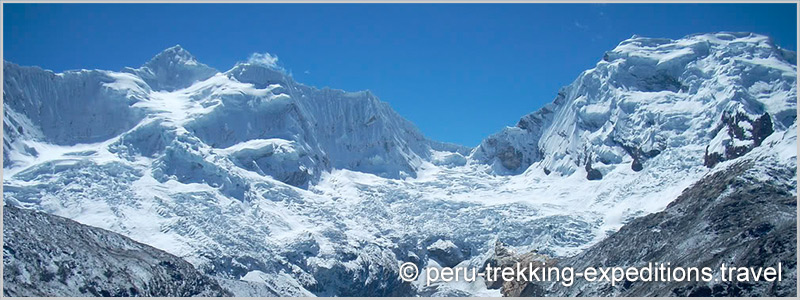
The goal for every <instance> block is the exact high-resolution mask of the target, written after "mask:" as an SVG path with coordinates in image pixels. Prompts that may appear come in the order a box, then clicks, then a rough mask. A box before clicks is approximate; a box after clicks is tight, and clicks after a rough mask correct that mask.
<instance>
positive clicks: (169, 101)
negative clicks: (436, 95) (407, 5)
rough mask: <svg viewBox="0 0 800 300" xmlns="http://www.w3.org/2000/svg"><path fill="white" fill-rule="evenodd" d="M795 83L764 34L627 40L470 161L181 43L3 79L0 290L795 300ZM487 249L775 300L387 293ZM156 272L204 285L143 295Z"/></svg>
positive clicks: (673, 287) (691, 291) (14, 69)
mask: <svg viewBox="0 0 800 300" xmlns="http://www.w3.org/2000/svg"><path fill="white" fill-rule="evenodd" d="M796 65H797V54H796V53H795V52H792V51H788V50H785V49H782V48H780V47H778V46H776V45H775V44H774V43H773V42H772V40H771V39H770V38H769V37H767V36H763V35H759V34H753V33H735V32H720V33H708V34H695V35H690V36H686V37H684V38H681V39H677V40H672V39H662V38H647V37H639V36H633V37H632V38H630V39H627V40H625V41H622V42H621V43H620V44H619V45H618V46H617V47H615V48H614V49H612V50H610V51H608V52H606V53H605V54H604V55H603V56H602V59H601V60H600V61H599V62H597V64H596V66H595V67H594V68H592V69H589V70H586V71H584V72H582V73H581V74H580V75H579V76H578V77H577V79H576V80H575V81H574V82H573V83H572V84H570V85H568V86H566V87H563V88H561V89H560V90H558V91H554V92H556V93H555V97H554V99H553V101H552V102H551V103H549V104H547V105H545V106H544V107H542V108H541V109H539V110H537V111H535V112H532V113H530V114H527V115H524V116H523V117H521V118H520V120H519V121H518V122H517V123H516V125H515V126H511V127H507V128H504V129H503V130H501V131H500V132H497V133H495V134H493V135H491V136H489V137H487V138H486V139H484V140H483V141H482V142H481V143H480V145H478V146H477V147H475V148H468V147H464V146H460V145H455V144H449V143H443V142H438V141H434V140H431V139H429V138H427V137H425V136H424V134H423V133H422V132H420V130H419V129H417V128H416V127H415V126H414V125H413V124H412V123H411V122H409V121H408V120H406V119H404V118H403V117H402V116H400V115H399V114H398V113H397V112H395V111H394V110H393V109H392V108H391V107H390V105H389V104H387V103H385V102H382V101H380V100H379V99H378V97H377V96H376V95H374V94H372V93H371V92H368V91H365V92H345V91H341V90H335V89H330V88H324V89H319V88H315V87H311V86H307V85H304V84H302V83H298V82H296V81H294V79H293V78H292V77H291V76H290V75H288V74H287V73H286V72H285V71H283V70H282V69H280V68H277V67H276V66H275V65H274V64H268V63H264V62H259V61H254V60H251V61H247V62H241V63H238V64H236V65H235V66H233V67H232V68H231V69H230V70H228V71H224V72H220V71H218V70H215V69H213V68H211V67H209V66H207V65H205V64H203V63H201V62H199V61H198V60H197V59H196V58H195V57H194V56H192V55H191V54H190V53H189V52H188V51H187V50H185V49H183V48H182V47H180V46H174V47H171V48H168V49H166V50H164V51H163V52H161V53H159V54H158V55H156V56H155V57H154V58H153V59H151V60H150V61H149V62H147V63H145V64H144V65H142V66H141V67H139V68H124V69H123V70H121V71H104V70H75V71H65V72H62V73H55V72H52V71H49V70H44V69H41V68H39V67H26V66H19V65H16V64H14V63H12V62H7V61H4V63H3V174H4V175H3V204H4V224H3V225H4V227H3V228H4V232H3V234H4V267H5V270H6V271H5V272H4V276H3V280H4V283H5V284H4V291H3V293H4V295H7V296H10V295H38V296H67V295H69V296H81V295H91V294H95V293H94V292H91V291H89V292H87V288H86V287H83V286H82V285H80V284H76V283H79V282H100V281H98V280H97V279H93V278H95V277H96V276H101V274H95V273H97V272H101V271H100V270H103V268H105V266H107V265H109V264H113V263H116V264H119V263H124V264H126V265H131V267H132V268H133V267H134V266H136V268H139V269H140V270H142V271H140V272H132V273H129V274H127V275H125V276H126V277H124V278H127V279H124V281H111V283H103V284H100V285H98V284H95V286H94V287H93V288H94V289H95V291H96V293H100V292H99V291H101V290H102V291H105V292H107V293H109V294H115V293H119V292H120V291H126V292H127V293H128V294H130V293H132V292H131V291H132V290H131V289H129V287H131V288H132V287H135V289H136V291H137V293H140V294H148V295H157V294H158V295H210V294H213V293H217V295H237V296H251V295H281V296H308V295H316V296H413V295H421V296H470V295H473V296H498V295H501V294H503V295H512V294H513V295H539V296H549V295H556V296H561V295H582V296H583V295H594V296H598V295H599V296H608V295H633V296H636V295H658V296H671V295H706V294H714V295H772V296H785V295H796V285H795V283H796V280H797V279H796V260H795V257H796V247H795V245H796V239H797V231H796V226H795V224H796V222H797V214H796V200H795V199H796V197H797V176H796V170H797V163H796V162H797V134H796V132H797V66H796ZM421 109H424V108H421ZM17 208H21V209H17ZM29 210H35V211H39V212H41V213H38V212H37V213H33V212H30V211H29ZM42 213H46V214H49V215H45V214H42ZM52 215H54V216H52ZM59 217H61V218H59ZM64 218H66V219H64ZM742 220H746V221H742ZM73 221H76V222H73ZM734 221H736V222H743V223H736V222H734ZM732 222H733V223H732ZM53 223H57V224H60V225H59V226H61V227H58V228H56V227H53V226H51V225H49V224H53ZM20 226H24V227H26V228H32V229H31V230H35V232H36V233H35V234H33V235H31V234H24V233H23V232H22V231H21V230H22V229H21V228H17V227H20ZM64 235H68V236H70V238H69V239H64ZM98 236H103V237H107V238H103V239H102V241H98V240H97V237H98ZM36 241H39V242H38V243H42V244H44V245H38V246H36V247H34V245H36V244H37V243H36ZM653 241H655V243H653ZM498 243H502V244H503V245H506V247H508V248H509V249H511V252H514V253H528V252H531V251H536V252H537V253H540V254H542V255H547V256H549V257H553V258H555V259H557V260H558V261H559V263H560V264H572V265H576V266H578V265H592V264H594V265H608V264H615V265H635V264H640V263H642V262H646V261H647V260H651V259H662V260H673V261H676V262H681V263H684V264H698V265H704V266H705V265H709V266H711V265H715V264H718V263H720V262H723V261H730V260H732V261H735V262H741V263H766V262H773V261H776V260H779V261H783V262H784V263H783V265H784V266H785V268H786V270H785V271H784V273H786V274H790V275H789V277H787V278H786V280H787V281H788V282H790V284H788V285H786V284H784V285H776V286H765V285H763V284H756V285H752V286H741V285H739V286H718V285H712V286H706V287H702V286H697V285H696V284H695V283H674V284H670V285H655V284H646V283H636V284H633V285H629V286H628V287H626V288H625V289H624V290H620V289H619V288H617V287H609V286H603V285H602V283H597V284H588V283H582V284H579V285H576V286H575V287H572V288H570V289H559V288H541V289H539V288H530V289H527V292H521V291H516V292H514V291H511V290H509V289H507V288H499V289H498V287H496V286H494V287H493V286H487V285H486V283H485V282H483V281H476V282H472V283H466V282H451V283H439V284H435V285H432V286H425V285H424V282H425V281H424V278H419V279H418V280H417V281H415V282H412V283H406V282H403V281H402V280H401V279H400V278H399V276H398V266H399V264H400V263H402V262H406V261H410V262H414V263H415V264H417V265H418V266H419V267H420V269H422V268H423V267H426V266H427V267H432V266H451V267H453V266H461V267H475V268H478V267H481V266H485V262H487V261H489V260H491V259H494V258H497V255H499V253H497V249H498V247H496V245H497V244H498ZM8 245H13V247H8V248H7V247H6V246H8ZM86 245H91V246H90V248H92V249H96V250H97V251H94V250H91V251H89V250H86V252H85V253H82V254H81V256H78V255H74V254H69V253H74V251H75V249H86V248H87V246H86ZM119 247H123V248H125V249H131V250H130V251H134V252H136V253H139V254H137V256H136V257H137V258H136V259H129V258H127V256H126V257H121V256H123V254H121V253H120V252H119V251H117V250H114V249H116V248H119ZM57 249H68V250H63V251H67V252H63V251H62V250H57ZM676 249H677V250H676ZM54 251H55V252H57V251H62V252H63V253H65V254H60V255H57V254H56V253H53V252H54ZM126 251H128V250H126ZM43 252H47V253H49V254H44V253H43ZM741 255H746V256H747V257H751V258H752V257H755V258H759V257H760V258H761V259H760V260H759V259H750V260H746V259H742V258H741ZM56 256H59V257H60V258H59V259H61V260H60V261H63V262H64V264H73V265H76V264H84V265H83V266H81V267H80V268H60V269H59V270H58V273H57V274H61V273H64V275H58V276H62V277H61V278H65V279H63V280H61V281H54V280H53V278H50V277H48V276H46V275H41V274H50V273H53V272H54V269H53V267H52V266H44V265H41V263H40V262H37V261H33V260H32V257H43V258H47V259H52V257H56ZM86 257H88V258H86ZM156 260H158V261H161V262H167V264H168V265H169V266H177V267H168V268H166V269H165V268H164V267H163V266H162V265H159V263H157V262H156ZM39 261H41V259H40V260H39ZM87 264H91V265H87ZM158 266H162V267H158ZM714 267H716V266H714ZM12 268H13V270H17V271H14V272H9V270H12ZM170 268H172V269H170ZM175 268H177V270H175ZM23 270H28V271H23ZM81 270H83V271H84V272H83V273H76V272H79V271H81ZM87 270H95V271H91V272H90V271H87ZM111 272H114V273H115V274H116V273H117V272H122V271H120V270H117V269H111ZM165 272H166V274H173V275H172V276H174V274H181V276H182V278H185V277H189V278H193V280H197V281H198V282H203V284H202V286H203V287H204V288H199V287H198V286H196V285H191V284H176V283H175V282H169V281H168V280H167V281H166V282H162V281H158V282H159V283H158V284H159V285H163V288H158V289H148V288H144V287H143V286H142V284H141V283H146V282H148V280H155V279H152V278H158V280H161V279H160V278H163V276H165V275H164V274H165ZM176 272H177V273H176ZM122 273H125V272H122ZM34 275H35V276H34ZM421 277H422V276H421ZM48 278H49V279H50V280H45V279H48ZM115 278H118V277H115ZM792 280H793V281H792ZM176 281H180V280H177V279H176ZM59 282H60V284H59ZM211 282H213V283H214V284H211ZM41 283H47V287H48V288H31V286H34V285H37V286H40V284H41ZM693 284H694V285H693ZM115 285H116V286H115ZM147 285H148V286H150V287H152V284H147ZM523 286H524V285H523ZM530 286H531V287H535V286H536V285H535V284H530ZM81 288H83V290H81ZM540 290H544V291H547V292H545V294H541V293H540V292H533V291H540ZM512 292H513V293H512Z"/></svg>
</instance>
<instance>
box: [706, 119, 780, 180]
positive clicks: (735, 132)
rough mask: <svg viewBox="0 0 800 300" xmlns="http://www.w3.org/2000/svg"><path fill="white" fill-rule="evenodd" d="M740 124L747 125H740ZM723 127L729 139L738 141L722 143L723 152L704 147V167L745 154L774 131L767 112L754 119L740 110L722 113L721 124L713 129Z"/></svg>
mask: <svg viewBox="0 0 800 300" xmlns="http://www.w3.org/2000/svg"><path fill="white" fill-rule="evenodd" d="M740 124H749V125H748V126H745V127H742V125H740ZM748 127H749V128H748ZM723 129H724V130H726V131H727V134H728V136H729V137H730V138H731V140H733V141H739V143H733V142H729V143H726V144H724V148H725V149H724V153H720V152H714V151H712V152H710V153H709V147H706V153H705V155H704V156H703V165H705V166H706V167H709V168H712V167H714V166H715V165H717V164H718V163H720V162H722V161H726V160H731V159H734V158H738V157H741V156H742V155H745V154H747V153H748V152H750V150H753V148H755V147H758V146H761V143H762V142H763V141H764V140H765V139H766V138H767V137H768V136H769V135H771V134H772V133H773V132H774V129H773V124H772V118H771V117H770V115H769V114H768V113H764V114H763V115H761V116H760V117H758V118H755V119H751V118H750V117H748V116H747V115H746V114H744V113H742V112H737V113H726V114H723V115H722V125H721V126H720V127H718V128H717V129H716V130H715V131H716V132H719V131H720V130H723Z"/></svg>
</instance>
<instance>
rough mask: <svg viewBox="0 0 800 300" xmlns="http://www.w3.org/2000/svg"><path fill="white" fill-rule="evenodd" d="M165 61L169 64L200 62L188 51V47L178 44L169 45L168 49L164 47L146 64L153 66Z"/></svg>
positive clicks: (195, 63) (162, 63) (193, 63)
mask: <svg viewBox="0 0 800 300" xmlns="http://www.w3.org/2000/svg"><path fill="white" fill-rule="evenodd" d="M165 63H166V64H169V65H197V64H198V62H197V59H196V58H195V57H194V55H192V54H191V53H189V51H186V49H183V47H181V45H180V44H178V45H175V46H172V47H169V48H167V49H164V51H161V52H160V53H158V54H156V56H153V58H152V59H150V61H149V62H147V63H146V64H145V65H144V66H147V67H152V66H154V65H164V64H165Z"/></svg>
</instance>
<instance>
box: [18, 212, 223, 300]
mask: <svg viewBox="0 0 800 300" xmlns="http://www.w3.org/2000/svg"><path fill="white" fill-rule="evenodd" d="M232 295H233V294H231V292H229V291H228V290H226V289H223V288H222V287H220V285H219V284H218V283H217V281H216V280H214V279H212V278H210V277H208V276H206V275H203V274H201V273H200V272H198V271H197V270H195V268H194V267H193V266H192V265H191V264H189V263H187V262H186V261H184V260H183V259H180V258H178V257H175V256H173V255H170V254H168V253H166V252H164V251H161V250H158V249H156V248H153V247H150V246H147V245H144V244H141V243H138V242H135V241H133V240H131V239H129V238H126V237H124V236H121V235H119V234H116V233H113V232H109V231H106V230H103V229H99V228H94V227H90V226H86V225H82V224H79V223H77V222H75V221H72V220H69V219H65V218H61V217H57V216H52V215H48V214H45V213H40V212H34V211H30V210H26V209H19V208H16V207H13V206H4V207H3V296H5V297H31V296H34V297H65V296H71V297H80V296H82V297H86V296H104V297H112V296H115V297H120V296H121V297H133V296H159V297H188V296H205V297H220V296H232Z"/></svg>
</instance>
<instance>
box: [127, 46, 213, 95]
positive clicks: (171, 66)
mask: <svg viewBox="0 0 800 300" xmlns="http://www.w3.org/2000/svg"><path fill="white" fill-rule="evenodd" d="M123 71H124V72H128V73H133V74H136V75H138V76H139V77H141V78H142V80H144V81H145V82H147V84H148V85H150V87H151V88H153V89H156V90H170V91H171V90H177V89H181V88H185V87H188V86H190V85H192V84H193V83H194V82H197V81H200V80H205V79H207V78H209V77H211V76H214V74H216V73H217V70H216V69H214V68H211V67H209V66H207V65H205V64H202V63H200V62H198V61H197V59H196V58H195V57H194V55H192V54H191V53H189V51H186V49H183V47H181V45H175V46H172V47H169V48H167V49H164V51H161V52H160V53H158V54H156V56H153V58H152V59H150V61H148V62H147V63H145V64H144V65H143V66H142V67H141V68H138V69H131V68H126V69H124V70H123Z"/></svg>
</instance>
